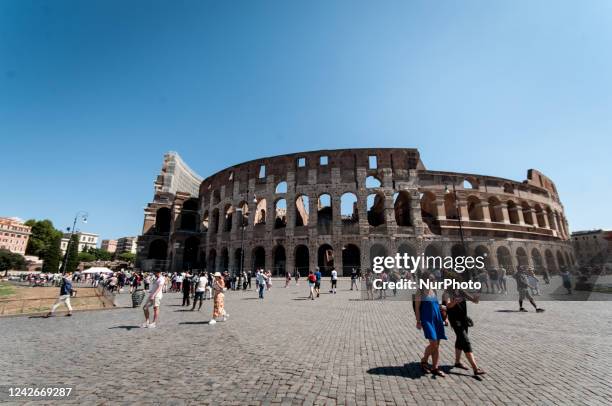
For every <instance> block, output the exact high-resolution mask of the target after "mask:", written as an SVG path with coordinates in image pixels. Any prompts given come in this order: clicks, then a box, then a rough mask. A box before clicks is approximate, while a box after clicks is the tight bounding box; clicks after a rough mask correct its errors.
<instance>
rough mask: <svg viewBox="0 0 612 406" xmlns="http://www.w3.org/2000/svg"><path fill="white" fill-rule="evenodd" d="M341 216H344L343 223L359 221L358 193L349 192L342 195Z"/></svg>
mask: <svg viewBox="0 0 612 406" xmlns="http://www.w3.org/2000/svg"><path fill="white" fill-rule="evenodd" d="M340 216H341V217H342V223H343V224H352V223H357V222H359V210H358V208H357V195H355V194H354V193H351V192H347V193H344V194H343V195H342V196H340Z"/></svg>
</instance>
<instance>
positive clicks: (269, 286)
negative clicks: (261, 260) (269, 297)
mask: <svg viewBox="0 0 612 406" xmlns="http://www.w3.org/2000/svg"><path fill="white" fill-rule="evenodd" d="M265 275H266V290H270V289H272V272H271V271H270V270H268V271H267V272H266V274H265Z"/></svg>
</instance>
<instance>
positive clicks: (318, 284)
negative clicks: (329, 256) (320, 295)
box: [315, 281, 321, 289]
mask: <svg viewBox="0 0 612 406" xmlns="http://www.w3.org/2000/svg"><path fill="white" fill-rule="evenodd" d="M320 288H321V282H320V281H317V282H315V289H320Z"/></svg>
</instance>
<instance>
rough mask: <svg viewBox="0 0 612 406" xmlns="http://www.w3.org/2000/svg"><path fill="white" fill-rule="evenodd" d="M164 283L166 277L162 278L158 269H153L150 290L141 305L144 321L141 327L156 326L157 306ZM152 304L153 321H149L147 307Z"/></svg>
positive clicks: (159, 302)
mask: <svg viewBox="0 0 612 406" xmlns="http://www.w3.org/2000/svg"><path fill="white" fill-rule="evenodd" d="M165 284H166V278H164V277H163V276H162V274H161V272H160V271H159V270H157V271H155V280H154V281H153V283H152V284H151V290H150V291H149V297H148V298H147V301H146V302H145V304H144V306H143V308H142V309H143V311H144V317H145V322H144V324H143V325H142V327H143V328H155V327H157V321H158V320H159V306H160V305H161V300H162V296H163V293H162V290H163V288H164V285H165ZM151 306H153V322H152V323H149V308H150V307H151Z"/></svg>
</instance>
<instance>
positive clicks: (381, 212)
mask: <svg viewBox="0 0 612 406" xmlns="http://www.w3.org/2000/svg"><path fill="white" fill-rule="evenodd" d="M367 213H368V223H369V224H370V225H371V226H372V227H378V226H381V225H383V224H385V196H384V195H383V194H381V193H372V194H371V195H368V199H367Z"/></svg>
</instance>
